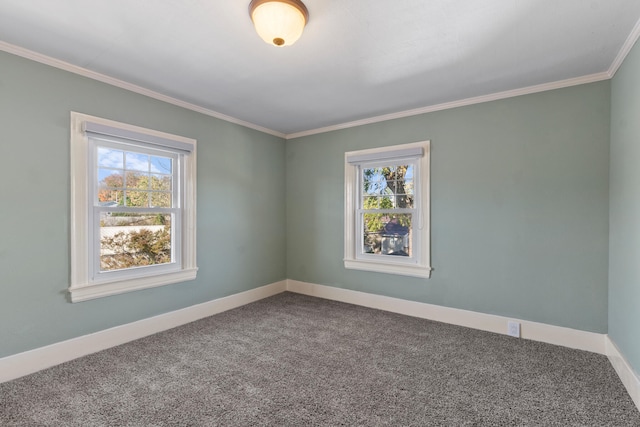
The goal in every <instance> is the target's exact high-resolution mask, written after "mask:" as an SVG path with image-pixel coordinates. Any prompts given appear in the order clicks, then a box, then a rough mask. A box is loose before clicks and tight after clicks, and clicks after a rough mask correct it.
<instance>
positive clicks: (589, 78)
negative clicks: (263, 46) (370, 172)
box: [0, 25, 640, 139]
mask: <svg viewBox="0 0 640 427" xmlns="http://www.w3.org/2000/svg"><path fill="white" fill-rule="evenodd" d="M639 36H640V29H639V28H638V25H636V28H634V30H633V32H632V33H631V35H630V36H629V38H628V39H627V42H626V43H625V45H624V46H623V49H622V50H621V51H620V53H619V54H618V57H616V61H614V64H612V66H611V67H610V68H609V70H608V71H605V72H602V73H595V74H589V75H586V76H581V77H575V78H571V79H566V80H560V81H557V82H551V83H544V84H540V85H535V86H528V87H524V88H520V89H513V90H507V91H504V92H498V93H493V94H488V95H482V96H477V97H473V98H467V99H461V100H457V101H452V102H445V103H442V104H436V105H430V106H426V107H422V108H416V109H413V110H407V111H400V112H397V113H391V114H384V115H381V116H375V117H369V118H366V119H362V120H356V121H352V122H347V123H340V124H337V125H331V126H326V127H322V128H317V129H310V130H305V131H301V132H294V133H290V134H285V133H282V132H278V131H275V130H272V129H268V128H265V127H263V126H259V125H256V124H253V123H250V122H247V121H244V120H240V119H237V118H235V117H231V116H228V115H226V114H222V113H218V112H217V111H213V110H210V109H207V108H204V107H200V106H198V105H195V104H192V103H189V102H185V101H181V100H179V99H176V98H172V97H170V96H167V95H163V94H161V93H158V92H154V91H152V90H150V89H145V88H143V87H141V86H138V85H134V84H131V83H127V82H125V81H123V80H119V79H116V78H113V77H109V76H106V75H104V74H100V73H97V72H95V71H91V70H88V69H86V68H82V67H79V66H77V65H73V64H70V63H68V62H65V61H61V60H59V59H55V58H52V57H50V56H46V55H42V54H40V53H37V52H34V51H31V50H28V49H25V48H22V47H19V46H15V45H12V44H10V43H7V42H3V41H0V50H2V51H4V52H8V53H11V54H14V55H17V56H21V57H23V58H27V59H30V60H32V61H36V62H39V63H41V64H45V65H49V66H51V67H55V68H58V69H61V70H65V71H68V72H70V73H74V74H78V75H81V76H83V77H88V78H90V79H93V80H97V81H100V82H103V83H106V84H109V85H112V86H116V87H119V88H122V89H126V90H129V91H131V92H135V93H138V94H141V95H144V96H148V97H149V98H153V99H157V100H159V101H163V102H166V103H168V104H172V105H176V106H178V107H182V108H185V109H187V110H191V111H196V112H198V113H201V114H204V115H207V116H210V117H215V118H216V119H220V120H224V121H226V122H229V123H234V124H237V125H240V126H244V127H246V128H249V129H254V130H257V131H259V132H263V133H266V134H269V135H273V136H277V137H279V138H283V139H295V138H301V137H303V136H310V135H317V134H320V133H326V132H331V131H334V130H340V129H348V128H352V127H356V126H363V125H367V124H372V123H378V122H384V121H387V120H393V119H399V118H403V117H411V116H417V115H420V114H426V113H432V112H434V111H442V110H449V109H451V108H458V107H464V106H467V105H474V104H481V103H483V102H490V101H497V100H500V99H506V98H513V97H516V96H521V95H528V94H533V93H537V92H546V91H549V90H555V89H562V88H565V87H571V86H577V85H581V84H587V83H594V82H599V81H602V80H608V79H610V78H611V77H612V76H613V74H615V71H616V70H617V67H619V64H617V66H616V67H614V65H616V63H617V61H620V63H621V62H622V61H623V60H624V57H626V55H627V54H628V53H629V52H628V51H629V50H631V46H629V47H627V44H628V43H630V40H635V39H637V38H638V37H639ZM625 48H626V49H627V51H625V50H624V49H625Z"/></svg>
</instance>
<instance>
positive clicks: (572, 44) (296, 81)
mask: <svg viewBox="0 0 640 427" xmlns="http://www.w3.org/2000/svg"><path fill="white" fill-rule="evenodd" d="M304 2H305V4H306V6H307V8H308V9H309V14H310V20H309V23H308V25H307V28H306V29H305V32H304V34H303V35H302V38H301V39H300V40H299V41H298V42H297V43H296V44H295V45H293V46H290V47H285V48H276V47H272V46H269V45H267V44H266V43H264V42H263V41H262V40H261V39H260V38H259V37H258V35H257V34H256V33H255V31H254V30H253V27H252V24H251V20H250V18H249V15H248V10H247V8H248V4H249V0H55V1H52V0H0V41H2V42H5V43H4V45H3V46H4V48H5V50H7V49H6V46H7V44H9V45H12V46H13V47H19V48H24V49H28V50H30V51H33V52H37V53H39V54H43V55H46V56H49V57H52V58H55V59H58V60H61V61H65V62H67V63H70V64H73V65H76V66H79V67H83V68H86V69H88V70H91V71H95V72H98V73H101V74H103V75H106V76H109V77H113V78H116V79H119V80H122V81H124V82H128V83H132V84H134V85H137V86H140V87H142V88H146V89H149V90H152V91H154V92H157V93H160V94H163V95H166V96H170V97H172V98H175V99H177V100H180V101H184V102H188V103H191V104H194V105H196V106H199V107H201V108H203V109H207V110H211V111H213V112H216V113H220V114H223V115H228V116H231V117H233V118H235V119H238V120H241V121H245V122H248V123H251V124H254V125H257V126H260V127H264V128H267V129H271V130H273V131H275V132H276V133H281V134H295V133H299V132H302V131H307V130H313V129H318V128H324V127H328V126H333V125H337V124H341V123H346V122H351V121H356V120H361V119H366V118H370V117H376V116H381V115H386V114H391V113H396V112H401V111H406V110H411V109H416V108H422V107H428V106H432V105H437V104H442V103H447V102H452V101H458V100H463V99H467V98H472V97H478V96H482V95H488V94H494V93H497V92H503V91H508V90H514V89H518V88H523V87H529V86H534V85H540V84H545V83H550V82H558V81H562V80H566V79H572V78H576V77H582V76H591V75H595V74H602V73H607V72H609V71H610V69H611V67H612V64H614V63H615V61H616V58H617V57H618V56H619V54H620V52H621V50H624V49H623V47H624V45H625V42H627V47H628V40H631V41H633V38H634V37H636V38H637V34H636V33H638V26H637V24H638V22H639V19H640V1H639V0H304Z"/></svg>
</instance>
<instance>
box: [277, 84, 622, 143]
mask: <svg viewBox="0 0 640 427" xmlns="http://www.w3.org/2000/svg"><path fill="white" fill-rule="evenodd" d="M610 78H611V77H610V76H609V73H608V72H603V73H596V74H590V75H588V76H582V77H575V78H572V79H567V80H560V81H557V82H551V83H544V84H540V85H535V86H528V87H524V88H520V89H513V90H507V91H504V92H497V93H492V94H489V95H482V96H476V97H473V98H467V99H461V100H459V101H452V102H445V103H442V104H436V105H431V106H427V107H421V108H415V109H413V110H407V111H400V112H398V113H391V114H384V115H381V116H376V117H370V118H367V119H362V120H356V121H353V122H347V123H341V124H337V125H332V126H327V127H323V128H318V129H312V130H307V131H302V132H297V133H291V134H288V135H286V136H285V138H286V139H294V138H301V137H303V136H310V135H316V134H319V133H326V132H331V131H335V130H340V129H347V128H352V127H357V126H363V125H369V124H372V123H379V122H385V121H387V120H394V119H400V118H403V117H411V116H417V115H420V114H426V113H433V112H434V111H442V110H449V109H452V108H458V107H465V106H468V105H474V104H482V103H484V102H490V101H497V100H500V99H506V98H514V97H516V96H521V95H529V94H533V93H538V92H546V91H549V90H554V89H562V88H565V87H570V86H577V85H582V84H587V83H594V82H599V81H602V80H608V79H610Z"/></svg>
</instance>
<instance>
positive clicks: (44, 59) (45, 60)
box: [0, 40, 286, 138]
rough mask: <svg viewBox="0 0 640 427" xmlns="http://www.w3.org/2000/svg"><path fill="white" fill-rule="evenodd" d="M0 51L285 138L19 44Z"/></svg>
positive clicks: (4, 45) (2, 45) (0, 43)
mask: <svg viewBox="0 0 640 427" xmlns="http://www.w3.org/2000/svg"><path fill="white" fill-rule="evenodd" d="M0 51H4V52H7V53H11V54H14V55H17V56H20V57H22V58H26V59H30V60H32V61H36V62H39V63H41V64H45V65H49V66H51V67H55V68H58V69H61V70H64V71H68V72H70V73H74V74H78V75H80V76H83V77H88V78H90V79H93V80H97V81H100V82H102V83H106V84H109V85H111V86H116V87H119V88H121V89H126V90H128V91H130V92H135V93H138V94H140V95H144V96H147V97H149V98H153V99H157V100H159V101H163V102H166V103H168V104H172V105H176V106H178V107H182V108H185V109H187V110H191V111H195V112H198V113H201V114H204V115H206V116H210V117H215V118H216V119H220V120H224V121H225V122H229V123H233V124H236V125H240V126H243V127H246V128H249V129H253V130H257V131H259V132H263V133H266V134H269V135H273V136H277V137H279V138H285V137H286V135H285V134H284V133H281V132H277V131H275V130H272V129H268V128H265V127H263V126H259V125H256V124H253V123H250V122H246V121H244V120H240V119H237V118H235V117H231V116H227V115H226V114H222V113H219V112H217V111H213V110H210V109H208V108H204V107H200V106H198V105H195V104H192V103H190V102H185V101H181V100H179V99H176V98H173V97H170V96H167V95H163V94H161V93H158V92H155V91H153V90H150V89H146V88H144V87H142V86H138V85H134V84H132V83H128V82H125V81H123V80H120V79H116V78H114V77H109V76H107V75H104V74H101V73H98V72H95V71H91V70H88V69H86V68H83V67H79V66H77V65H73V64H70V63H68V62H65V61H61V60H59V59H55V58H52V57H50V56H46V55H42V54H40V53H37V52H34V51H31V50H29V49H25V48H22V47H19V46H15V45H12V44H10V43H6V42H3V41H1V40H0Z"/></svg>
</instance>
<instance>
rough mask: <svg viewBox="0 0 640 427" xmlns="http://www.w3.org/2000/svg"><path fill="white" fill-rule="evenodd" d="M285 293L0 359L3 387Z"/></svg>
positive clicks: (275, 287)
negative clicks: (5, 383) (64, 364)
mask: <svg viewBox="0 0 640 427" xmlns="http://www.w3.org/2000/svg"><path fill="white" fill-rule="evenodd" d="M285 290H286V281H284V280H283V281H280V282H276V283H272V284H269V285H266V286H262V287H259V288H256V289H251V290H249V291H246V292H241V293H238V294H234V295H230V296H228V297H224V298H220V299H216V300H213V301H208V302H205V303H202V304H197V305H194V306H191V307H187V308H183V309H181V310H176V311H172V312H169V313H165V314H161V315H158V316H154V317H150V318H147V319H143V320H139V321H137V322H132V323H128V324H126V325H121V326H116V327H114V328H109V329H105V330H103V331H99V332H95V333H93V334H89V335H84V336H81V337H78V338H73V339H70V340H66V341H62V342H59V343H55V344H51V345H48V346H46V347H40V348H37V349H34V350H30V351H25V352H23V353H18V354H15V355H12V356H8V357H4V358H2V359H0V383H2V382H5V381H10V380H12V379H15V378H19V377H22V376H24V375H28V374H32V373H34V372H37V371H40V370H42V369H46V368H49V367H51V366H55V365H59V364H60V363H64V362H68V361H70V360H73V359H77V358H78V357H82V356H86V355H88V354H91V353H96V352H98V351H101V350H105V349H107V348H110V347H115V346H117V345H120V344H124V343H127V342H129V341H133V340H137V339H140V338H143V337H146V336H148V335H152V334H156V333H158V332H162V331H166V330H167V329H171V328H175V327H176V326H180V325H184V324H187V323H190V322H193V321H196V320H199V319H203V318H205V317H209V316H212V315H214V314H217V313H221V312H223V311H227V310H231V309H232V308H236V307H240V306H243V305H245V304H249V303H251V302H254V301H258V300H261V299H263V298H267V297H270V296H272V295H276V294H279V293H281V292H284V291H285Z"/></svg>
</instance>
